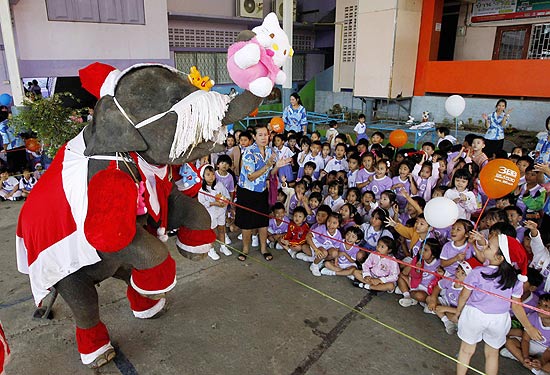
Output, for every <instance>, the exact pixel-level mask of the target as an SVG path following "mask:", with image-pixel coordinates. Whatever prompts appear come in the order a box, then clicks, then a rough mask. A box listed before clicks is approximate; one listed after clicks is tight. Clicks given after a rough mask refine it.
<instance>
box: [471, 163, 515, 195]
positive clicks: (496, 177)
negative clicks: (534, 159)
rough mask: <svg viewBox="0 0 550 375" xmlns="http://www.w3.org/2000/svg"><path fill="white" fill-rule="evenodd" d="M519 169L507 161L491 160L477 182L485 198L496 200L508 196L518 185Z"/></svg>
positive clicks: (482, 169)
mask: <svg viewBox="0 0 550 375" xmlns="http://www.w3.org/2000/svg"><path fill="white" fill-rule="evenodd" d="M519 178H520V175H519V168H518V167H517V165H516V163H514V162H513V161H511V160H508V159H495V160H491V161H490V162H488V163H487V164H485V166H484V167H483V168H481V172H480V173H479V182H480V183H481V187H482V188H483V191H484V192H485V194H486V195H487V197H489V198H491V199H497V198H501V197H504V196H505V195H507V194H510V193H511V192H512V191H514V189H515V188H516V187H517V186H518V184H519Z"/></svg>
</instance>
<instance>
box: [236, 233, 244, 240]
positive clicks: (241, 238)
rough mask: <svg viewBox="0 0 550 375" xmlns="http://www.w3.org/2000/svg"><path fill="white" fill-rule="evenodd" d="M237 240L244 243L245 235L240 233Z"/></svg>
mask: <svg viewBox="0 0 550 375" xmlns="http://www.w3.org/2000/svg"><path fill="white" fill-rule="evenodd" d="M237 239H238V240H239V241H242V240H243V234H242V232H241V233H239V235H238V236H237Z"/></svg>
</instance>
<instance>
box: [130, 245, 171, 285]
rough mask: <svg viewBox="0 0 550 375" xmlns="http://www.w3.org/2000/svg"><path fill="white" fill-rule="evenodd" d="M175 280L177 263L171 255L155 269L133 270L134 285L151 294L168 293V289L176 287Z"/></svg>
mask: <svg viewBox="0 0 550 375" xmlns="http://www.w3.org/2000/svg"><path fill="white" fill-rule="evenodd" d="M175 280H176V262H175V261H174V259H173V258H172V257H171V256H170V254H168V256H167V257H166V259H165V260H164V261H163V262H162V263H161V264H159V265H158V266H155V267H153V268H148V269H145V270H138V269H135V268H134V269H132V285H135V286H136V287H137V288H138V289H141V290H143V291H147V292H150V293H160V292H163V291H168V290H167V288H170V286H173V285H175ZM170 289H171V288H170Z"/></svg>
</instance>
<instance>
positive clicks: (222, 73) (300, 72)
mask: <svg viewBox="0 0 550 375" xmlns="http://www.w3.org/2000/svg"><path fill="white" fill-rule="evenodd" d="M174 62H175V65H176V69H178V70H180V71H182V72H184V73H185V72H189V70H190V69H191V67H192V66H196V67H197V68H198V69H199V71H200V72H201V74H202V75H203V76H209V77H210V78H211V79H213V80H214V82H215V83H216V84H230V83H233V81H232V80H231V77H229V73H228V72H227V66H226V65H227V54H226V53H223V52H176V53H175V54H174ZM305 62H306V59H305V55H298V54H295V55H294V56H293V57H292V79H293V80H294V81H304V80H305V75H306V66H305V65H306V64H305Z"/></svg>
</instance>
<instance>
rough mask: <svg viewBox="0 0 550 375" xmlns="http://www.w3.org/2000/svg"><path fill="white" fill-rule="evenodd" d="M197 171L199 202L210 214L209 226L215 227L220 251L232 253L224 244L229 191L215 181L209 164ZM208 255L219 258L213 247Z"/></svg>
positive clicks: (212, 169) (227, 254) (213, 172)
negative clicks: (199, 187)
mask: <svg viewBox="0 0 550 375" xmlns="http://www.w3.org/2000/svg"><path fill="white" fill-rule="evenodd" d="M199 172H200V176H201V178H202V186H201V189H200V190H199V197H198V198H199V202H200V203H201V204H202V205H203V206H204V207H206V210H207V211H208V213H209V214H210V220H211V222H212V224H211V228H212V229H214V228H215V229H216V231H217V237H218V240H219V241H220V242H221V245H220V251H221V252H222V253H223V254H224V255H226V256H229V255H231V254H232V253H231V250H229V249H228V248H227V247H226V246H225V213H226V210H227V202H228V201H230V197H229V192H228V191H227V188H226V187H225V186H224V185H223V184H222V183H217V180H216V172H215V171H214V167H213V166H212V165H211V164H205V165H203V166H202V167H201V168H200V170H199ZM208 256H209V257H210V258H212V259H213V260H218V259H220V256H219V255H218V253H216V250H215V249H214V247H212V248H211V249H210V251H208Z"/></svg>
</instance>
